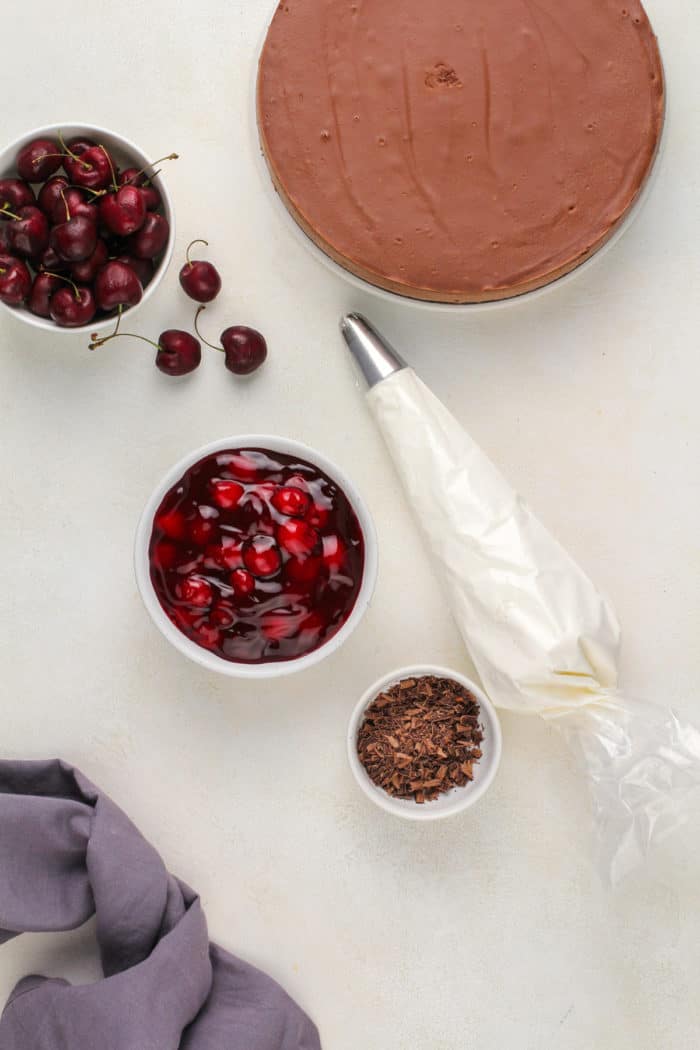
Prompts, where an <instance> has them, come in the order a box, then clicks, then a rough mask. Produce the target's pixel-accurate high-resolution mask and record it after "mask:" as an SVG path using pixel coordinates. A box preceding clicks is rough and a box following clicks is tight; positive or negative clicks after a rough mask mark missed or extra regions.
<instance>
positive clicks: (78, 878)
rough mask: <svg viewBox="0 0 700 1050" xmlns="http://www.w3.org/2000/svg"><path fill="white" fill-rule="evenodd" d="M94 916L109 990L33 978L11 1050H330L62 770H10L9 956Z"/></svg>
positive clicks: (5, 840) (120, 822) (6, 1043)
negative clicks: (26, 940)
mask: <svg viewBox="0 0 700 1050" xmlns="http://www.w3.org/2000/svg"><path fill="white" fill-rule="evenodd" d="M93 914H96V916H97V938H98V942H99V947H100V953H101V958H102V966H103V970H104V974H105V979H104V980H102V981H98V982H97V983H95V984H91V985H86V986H81V987H73V986H72V985H70V984H69V983H68V982H67V981H64V980H57V979H47V978H44V977H37V976H32V977H26V978H25V979H24V980H23V981H20V983H19V984H18V985H17V987H16V988H15V990H14V992H13V993H12V996H11V997H10V1001H9V1003H8V1004H7V1006H6V1007H5V1010H4V1012H3V1014H2V1017H1V1018H0V1047H1V1048H2V1050H320V1042H319V1038H318V1033H317V1031H316V1028H315V1027H314V1025H313V1024H312V1022H311V1021H310V1020H309V1019H308V1018H307V1017H306V1015H305V1014H304V1013H302V1011H301V1010H300V1009H299V1007H298V1006H296V1004H295V1003H293V1002H292V1000H291V999H290V998H289V997H288V996H287V995H286V993H285V992H284V991H283V990H282V989H281V988H280V987H279V985H277V984H276V983H275V982H274V981H273V980H272V979H271V978H269V977H267V976H265V974H262V973H260V971H258V970H256V969H254V968H253V967H252V966H249V965H248V964H247V963H244V962H241V961H240V960H239V959H236V958H234V957H233V956H232V955H229V954H227V953H226V952H224V951H222V950H221V949H220V948H217V947H216V946H215V945H211V944H210V943H209V938H208V934H207V925H206V920H205V917H204V913H203V912H202V908H201V905H200V902H199V898H198V897H197V895H196V894H195V893H193V892H192V890H190V889H189V888H188V887H187V886H185V885H183V884H182V883H181V882H179V881H178V880H177V879H175V878H173V876H172V875H169V874H168V872H167V871H166V870H165V867H164V866H163V862H162V860H161V859H160V857H159V856H158V854H157V853H156V851H155V850H154V849H153V847H152V846H150V845H149V844H148V843H147V842H146V841H145V839H144V838H143V837H142V836H141V835H140V834H139V832H138V831H137V830H136V828H135V827H134V825H133V824H132V823H131V822H130V821H129V819H128V818H127V817H126V816H125V815H124V813H122V812H121V810H120V809H118V808H117V806H115V805H114V803H113V802H111V801H110V799H109V798H107V797H106V796H105V795H104V794H102V792H101V791H99V789H98V788H96V787H94V786H93V785H92V784H91V783H90V782H89V781H88V780H87V779H86V778H85V777H84V776H83V775H82V774H81V773H79V772H78V771H77V770H75V769H72V768H71V767H70V766H68V765H66V764H65V763H63V762H57V761H49V762H8V761H0V944H3V943H5V942H6V941H9V940H10V939H11V938H12V937H15V936H17V934H20V933H25V932H37V931H51V930H71V929H75V928H76V927H78V926H80V925H82V923H84V922H85V921H86V920H87V919H89V918H90V916H91V915H93Z"/></svg>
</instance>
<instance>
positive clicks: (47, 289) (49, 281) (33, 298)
mask: <svg viewBox="0 0 700 1050" xmlns="http://www.w3.org/2000/svg"><path fill="white" fill-rule="evenodd" d="M62 283H63V282H62V281H61V279H60V277H54V275H53V274H51V273H38V274H37V275H36V277H35V278H34V284H33V285H32V290H31V292H30V293H29V298H28V299H27V307H28V308H29V309H30V310H31V312H32V313H33V314H36V316H37V317H46V318H47V319H48V318H50V317H51V305H50V304H51V296H52V295H53V293H54V292H55V291H56V290H57V289H58V288H60V287H61V285H62Z"/></svg>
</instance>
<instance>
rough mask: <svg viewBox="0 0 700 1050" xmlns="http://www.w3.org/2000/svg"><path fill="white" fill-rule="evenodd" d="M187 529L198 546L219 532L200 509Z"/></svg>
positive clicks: (205, 545) (204, 544)
mask: <svg viewBox="0 0 700 1050" xmlns="http://www.w3.org/2000/svg"><path fill="white" fill-rule="evenodd" d="M185 334H186V333H185ZM187 531H188V533H189V535H190V539H191V540H192V542H193V543H196V544H197V546H198V547H207V546H208V545H209V544H211V543H214V542H215V540H216V539H217V537H218V534H219V530H218V528H217V525H216V522H215V521H213V520H212V519H211V518H207V517H205V516H204V515H203V514H202V513H201V509H200V513H199V514H198V515H197V517H196V518H195V519H194V521H191V522H190V523H189V526H188V530H187Z"/></svg>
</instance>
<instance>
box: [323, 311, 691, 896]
mask: <svg viewBox="0 0 700 1050" xmlns="http://www.w3.org/2000/svg"><path fill="white" fill-rule="evenodd" d="M341 328H342V331H343V334H344V336H345V338H346V341H347V343H348V346H349V348H350V350H351V352H352V353H353V355H354V357H355V358H356V360H357V362H358V364H359V365H360V367H361V369H362V371H363V373H364V376H365V378H366V380H367V382H368V384H369V387H370V390H369V393H368V402H369V406H370V409H371V411H372V414H373V416H374V418H375V420H376V422H377V424H378V426H379V428H380V430H381V431H382V434H383V436H384V440H385V442H386V445H387V447H388V449H389V452H390V453H391V456H392V459H393V461H394V464H395V466H396V469H397V471H398V474H399V476H400V478H401V480H402V482H403V486H404V489H405V492H406V496H407V499H408V501H409V503H410V505H411V507H412V509H413V511H414V513H415V515H416V518H417V521H418V525H419V528H420V530H421V532H422V534H423V538H424V540H425V543H426V545H427V547H428V550H429V551H430V554H431V557H432V560H433V564H434V567H435V569H436V571H437V573H438V575H439V577H440V579H441V581H442V584H443V586H444V590H445V594H446V597H447V599H448V602H449V605H450V608H451V610H452V613H453V615H454V617H455V620H456V622H457V626H458V628H459V630H460V632H461V634H462V637H463V638H464V641H465V644H466V646H467V649H468V650H469V653H470V656H471V658H472V661H473V663H474V665H475V667H476V669H477V671H478V673H479V675H480V677H481V680H482V683H483V686H484V688H485V690H486V691H487V693H488V694H489V696H490V697H491V699H492V700H493V701H494V703H495V704H496V705H497V706H499V707H502V708H505V709H508V710H510V711H515V712H519V713H521V714H532V715H539V716H541V717H543V718H545V719H547V720H548V721H550V722H551V724H552V725H554V726H555V727H556V728H557V729H558V730H559V731H560V732H561V733H562V735H563V736H564V738H565V740H566V742H567V743H568V744H569V746H570V747H571V748H572V749H573V751H574V752H575V754H576V756H577V758H578V760H579V762H580V765H581V767H582V769H583V771H584V772H585V774H586V776H587V778H588V780H589V783H590V787H591V791H592V797H593V804H594V811H595V822H596V832H597V844H598V853H599V855H598V861H599V867H600V870H601V874H602V875H603V877H604V878H605V879H606V880H609V881H610V882H613V883H614V882H617V881H619V879H620V878H622V877H623V876H624V875H625V874H627V873H628V872H629V871H631V870H632V869H633V868H634V867H635V866H636V865H637V864H638V863H639V862H640V861H641V860H642V859H643V858H644V857H645V856H646V854H647V852H648V849H649V847H650V846H651V845H652V843H653V842H655V841H658V840H660V839H661V838H663V837H664V836H665V835H666V834H668V833H669V832H671V831H673V830H675V829H676V828H678V827H680V826H681V825H682V824H683V823H685V821H686V819H687V818H688V816H689V815H690V809H691V806H690V803H691V801H694V800H700V732H699V731H698V730H697V729H696V728H694V727H693V726H690V725H684V724H683V723H681V722H679V720H678V719H677V718H676V716H675V715H674V713H673V712H672V711H671V710H670V709H669V708H665V707H660V706H657V705H655V704H650V703H646V702H643V701H639V700H633V699H632V698H629V697H625V696H624V695H623V694H622V693H621V692H620V691H619V690H618V682H617V677H618V673H617V668H618V652H619V645H620V625H619V623H618V620H617V617H616V615H615V610H614V609H613V607H612V606H611V605H610V603H609V602H608V601H607V600H606V599H605V598H604V597H603V596H602V595H601V594H600V593H599V591H598V590H597V589H596V587H595V586H594V585H593V583H592V582H591V580H590V579H589V578H588V577H587V576H586V574H585V573H584V572H583V571H582V570H581V568H580V567H579V566H578V565H577V564H576V562H575V561H574V560H573V559H572V558H571V557H570V556H569V555H568V554H567V552H566V551H565V550H564V549H563V547H562V546H561V545H560V544H559V543H558V542H557V540H556V539H555V538H554V537H553V536H552V535H551V533H549V532H548V531H547V529H546V528H545V527H544V526H543V525H542V524H541V522H540V521H539V520H538V519H537V518H536V517H535V515H534V514H533V513H532V511H531V510H530V508H529V507H528V506H527V504H526V503H525V502H524V501H523V500H522V498H521V497H520V496H519V495H518V493H517V492H516V491H515V490H514V489H513V487H512V486H511V485H510V484H509V483H508V482H507V481H506V479H505V478H504V477H503V476H502V475H501V474H500V473H499V471H498V470H497V469H496V467H495V466H494V465H493V464H492V463H491V461H490V460H489V459H488V457H487V456H486V455H485V454H484V452H482V450H481V449H480V448H479V446H478V445H476V444H475V442H474V441H472V439H471V438H470V437H469V435H468V434H467V433H466V431H465V430H464V428H463V427H462V426H461V425H460V424H459V423H458V422H457V420H456V419H455V418H454V416H452V415H451V413H450V412H448V410H447V409H446V408H445V406H444V405H443V404H442V403H441V402H440V401H439V400H438V399H437V398H436V397H435V395H434V394H432V393H431V392H430V390H428V388H427V387H426V386H425V385H424V384H423V383H422V382H421V380H420V379H419V378H418V376H417V375H416V374H415V372H414V371H413V370H412V369H410V368H408V367H407V366H406V364H405V363H404V362H403V361H402V359H401V358H400V357H399V355H398V354H397V353H396V352H395V351H394V350H392V348H391V347H390V346H389V345H388V344H387V343H386V342H385V341H384V340H383V339H382V337H381V336H380V335H379V334H378V333H377V332H376V330H375V329H373V328H372V326H371V325H369V323H368V322H367V321H365V320H364V318H362V317H360V316H359V315H356V314H351V315H350V316H349V317H347V318H345V319H344V321H343V322H342V326H341Z"/></svg>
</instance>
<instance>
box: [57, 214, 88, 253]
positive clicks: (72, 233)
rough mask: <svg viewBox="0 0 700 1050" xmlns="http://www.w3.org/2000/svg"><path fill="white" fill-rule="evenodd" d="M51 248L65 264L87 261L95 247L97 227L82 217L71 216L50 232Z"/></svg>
mask: <svg viewBox="0 0 700 1050" xmlns="http://www.w3.org/2000/svg"><path fill="white" fill-rule="evenodd" d="M51 247H52V248H53V249H54V251H55V252H56V253H57V254H58V255H60V257H61V258H62V259H65V260H66V262H82V260H83V259H89V258H90V256H91V255H92V253H93V252H94V250H95V248H96V247H97V226H96V225H95V223H94V222H93V221H92V219H88V218H86V216H84V215H75V216H71V218H70V219H68V220H67V221H66V222H62V223H59V225H58V226H54V228H53V230H52V231H51Z"/></svg>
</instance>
